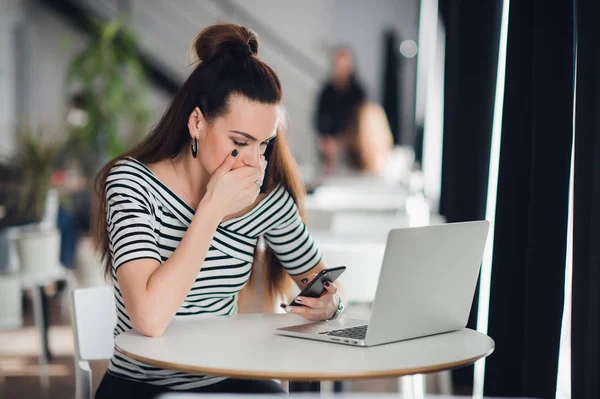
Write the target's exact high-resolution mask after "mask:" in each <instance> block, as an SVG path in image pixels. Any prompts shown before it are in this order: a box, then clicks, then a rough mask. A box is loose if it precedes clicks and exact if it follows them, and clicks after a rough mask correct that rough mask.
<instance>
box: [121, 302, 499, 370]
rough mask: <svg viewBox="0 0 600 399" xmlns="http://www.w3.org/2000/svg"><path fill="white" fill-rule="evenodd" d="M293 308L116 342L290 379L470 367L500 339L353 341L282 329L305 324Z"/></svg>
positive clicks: (167, 359) (148, 358) (461, 334)
mask: <svg viewBox="0 0 600 399" xmlns="http://www.w3.org/2000/svg"><path fill="white" fill-rule="evenodd" d="M305 322H306V321H305V320H304V319H302V318H300V317H299V316H296V315H292V314H267V315H265V314H249V315H238V316H231V317H222V316H215V317H211V318H204V319H196V320H191V319H176V320H173V322H171V324H170V325H169V327H168V328H167V330H166V332H165V333H164V334H163V336H162V337H160V338H149V337H145V336H143V335H141V334H140V333H138V332H136V331H135V330H130V331H127V332H125V333H123V334H121V335H119V336H118V337H117V338H116V341H115V344H116V347H117V348H118V349H119V350H120V351H122V352H124V353H125V354H127V355H128V356H130V357H132V358H134V359H137V360H139V361H142V362H144V363H146V364H149V365H152V366H156V367H162V368H167V369H171V370H177V371H182V372H187V373H197V374H203V375H215V376H227V377H235V378H247V379H248V378H249V379H281V380H289V381H323V380H338V381H339V380H357V379H366V378H383V377H399V376H404V375H413V374H422V373H430V372H435V371H442V370H449V369H452V368H457V367H462V366H467V365H470V364H472V363H474V362H475V361H476V360H478V359H481V358H483V357H486V356H488V355H489V354H491V353H492V352H493V350H494V341H493V340H492V339H491V338H490V337H488V336H486V335H484V334H481V333H478V332H476V331H473V330H469V329H463V330H460V331H455V332H451V333H446V334H440V335H435V336H430V337H424V338H419V339H413V340H408V341H402V342H396V343H391V344H386V345H380V346H375V347H369V348H364V347H353V346H347V345H339V344H334V343H327V342H320V341H313V340H308V339H300V338H292V337H285V336H279V335H276V334H275V331H274V330H275V328H277V327H284V326H291V325H295V324H301V323H305Z"/></svg>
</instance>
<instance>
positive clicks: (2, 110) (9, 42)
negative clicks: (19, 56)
mask: <svg viewBox="0 0 600 399" xmlns="http://www.w3.org/2000/svg"><path fill="white" fill-rule="evenodd" d="M0 10H1V12H0V158H5V157H9V156H11V155H12V154H13V152H14V150H15V135H14V131H15V127H14V121H15V115H16V111H15V110H16V96H15V93H16V88H15V80H16V64H15V36H14V31H15V29H16V27H17V26H18V24H19V22H20V20H21V19H22V8H21V3H20V2H19V1H18V0H0Z"/></svg>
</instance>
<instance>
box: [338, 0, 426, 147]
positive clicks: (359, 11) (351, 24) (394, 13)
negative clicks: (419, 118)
mask: <svg viewBox="0 0 600 399" xmlns="http://www.w3.org/2000/svg"><path fill="white" fill-rule="evenodd" d="M332 1H333V12H332V14H331V17H332V26H333V36H332V39H333V40H332V41H333V43H332V44H347V45H350V46H351V47H352V49H353V50H354V53H355V56H356V58H357V60H356V61H357V68H358V74H359V77H360V79H361V81H362V82H363V84H364V85H365V86H366V89H367V92H368V96H369V99H370V100H373V101H377V102H379V103H381V102H382V91H381V88H382V79H383V76H382V74H383V68H384V65H383V62H384V59H383V32H384V31H385V30H386V29H387V28H389V27H391V28H394V29H395V30H396V33H397V35H398V39H399V42H398V45H399V44H400V43H401V41H402V40H408V39H411V40H414V41H415V42H417V43H418V21H419V0H376V1H373V0H332ZM404 60H405V62H404V65H405V66H404V75H403V76H402V77H401V79H400V80H401V82H400V85H401V90H402V101H403V102H404V103H405V105H404V106H403V109H402V114H401V118H402V126H401V134H403V135H404V134H406V133H404V132H407V130H408V129H410V127H411V126H412V121H413V120H414V105H413V106H406V103H411V102H412V103H414V96H415V82H416V58H413V59H406V58H404ZM411 139H412V138H411ZM409 143H412V141H409Z"/></svg>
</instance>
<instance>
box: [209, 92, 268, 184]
mask: <svg viewBox="0 0 600 399" xmlns="http://www.w3.org/2000/svg"><path fill="white" fill-rule="evenodd" d="M279 114H280V107H279V106H278V105H272V104H261V103H259V102H257V101H252V100H249V99H247V98H246V97H243V96H240V95H234V96H232V97H231V98H230V100H229V112H228V113H227V114H225V115H222V116H220V117H218V118H216V119H215V120H214V121H213V123H212V124H210V125H209V124H206V126H205V128H204V129H200V130H199V132H198V133H199V136H200V137H199V138H198V158H199V159H200V161H201V162H202V164H203V166H204V168H205V170H206V171H207V172H208V174H209V175H212V174H213V173H214V172H215V170H216V169H217V168H218V167H219V166H220V165H221V164H222V163H223V161H224V160H225V159H226V158H227V157H228V156H229V154H231V152H232V151H233V150H237V151H238V155H237V157H236V158H237V159H236V161H235V164H234V167H233V169H237V168H240V167H243V166H253V167H260V159H261V157H262V156H263V155H264V153H265V150H266V149H267V145H268V144H269V142H270V141H271V140H272V139H273V138H275V135H276V133H277V126H278V125H279V117H280V116H279Z"/></svg>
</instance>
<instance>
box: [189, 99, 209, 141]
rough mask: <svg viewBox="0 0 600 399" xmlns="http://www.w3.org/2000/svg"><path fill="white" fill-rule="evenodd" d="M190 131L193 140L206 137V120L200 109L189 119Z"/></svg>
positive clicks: (196, 109)
mask: <svg viewBox="0 0 600 399" xmlns="http://www.w3.org/2000/svg"><path fill="white" fill-rule="evenodd" d="M188 129H189V131H190V136H191V137H192V138H196V139H199V138H201V137H202V136H203V135H204V132H205V131H206V119H204V115H203V114H202V111H200V108H198V107H196V108H194V110H193V111H192V113H191V114H190V117H189V119H188Z"/></svg>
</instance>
